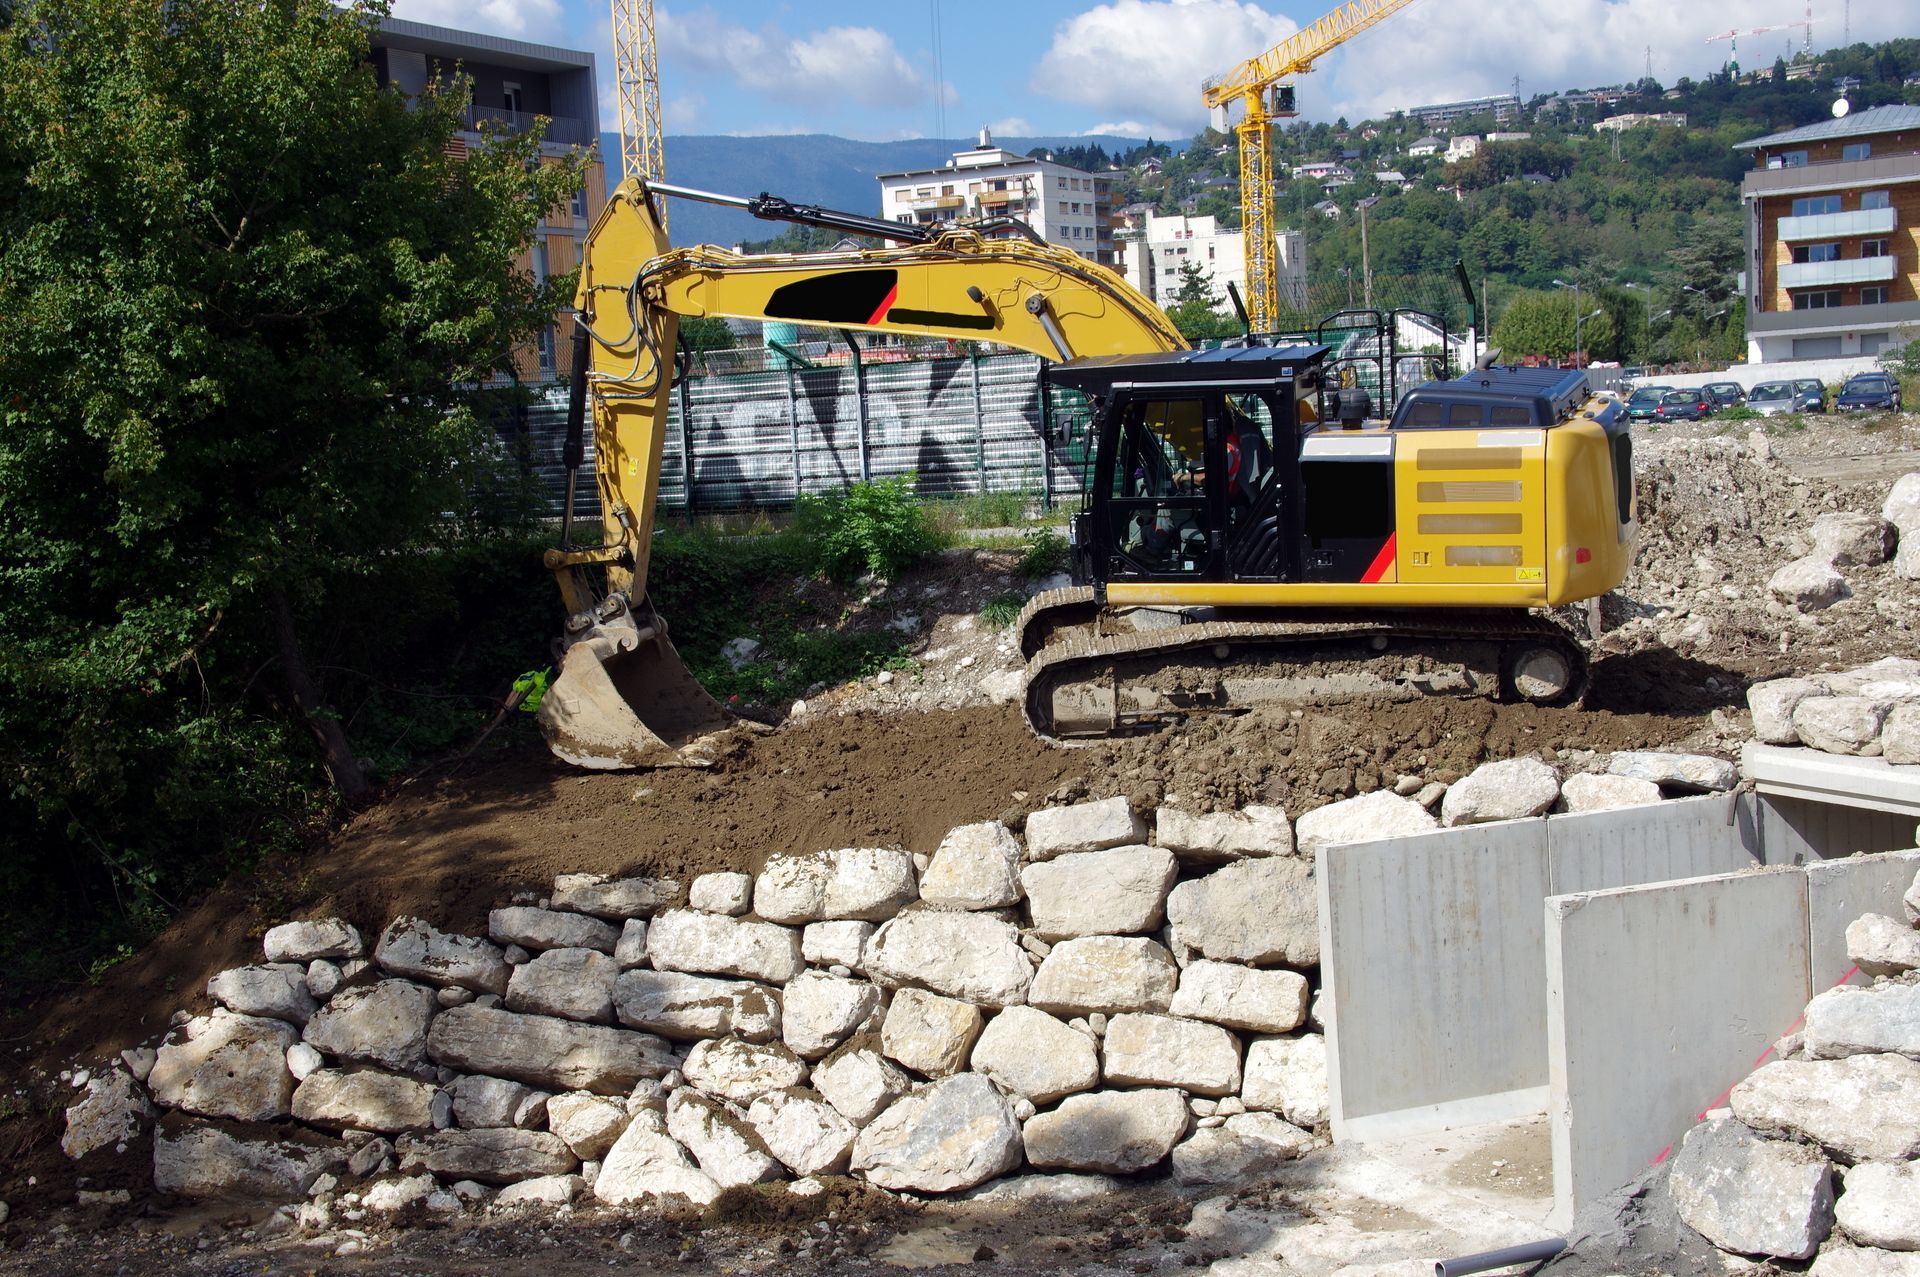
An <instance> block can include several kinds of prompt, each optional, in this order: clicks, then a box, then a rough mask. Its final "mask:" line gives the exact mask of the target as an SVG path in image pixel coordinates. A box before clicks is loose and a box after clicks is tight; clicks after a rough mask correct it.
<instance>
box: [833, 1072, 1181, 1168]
mask: <svg viewBox="0 0 1920 1277" xmlns="http://www.w3.org/2000/svg"><path fill="white" fill-rule="evenodd" d="M1181 1111H1182V1112H1183V1113H1184V1112H1185V1111H1186V1110H1185V1107H1184V1106H1182V1109H1181ZM1020 1157H1021V1141H1020V1123H1019V1122H1018V1121H1016V1120H1015V1119H1014V1116H1013V1109H1012V1106H1011V1105H1010V1104H1009V1103H1008V1102H1007V1099H1006V1097H1004V1096H1003V1095H1001V1094H1000V1092H998V1091H996V1090H995V1089H994V1088H993V1083H992V1082H989V1081H988V1080H987V1079H986V1078H984V1077H982V1076H980V1075H979V1074H978V1073H962V1074H959V1075H958V1076H956V1077H950V1078H947V1079H946V1080H945V1081H941V1082H935V1083H933V1084H931V1085H929V1086H926V1087H924V1088H922V1089H920V1090H918V1091H915V1092H914V1093H913V1094H911V1095H908V1096H906V1097H905V1098H903V1099H900V1100H897V1101H895V1103H894V1104H893V1105H892V1106H891V1107H889V1108H888V1109H887V1111H886V1112H884V1113H882V1114H881V1115H880V1116H879V1117H877V1118H875V1119H874V1120H873V1122H872V1123H871V1124H870V1125H868V1126H867V1128H866V1129H865V1130H863V1131H861V1132H860V1134H859V1136H858V1137H857V1138H856V1139H855V1140H854V1142H853V1156H852V1163H851V1164H852V1168H853V1169H854V1170H855V1171H859V1172H863V1173H864V1174H865V1175H866V1177H867V1180H868V1181H869V1182H870V1183H874V1184H878V1185H879V1186H880V1187H882V1188H887V1189H893V1190H896V1191H898V1190H902V1189H905V1190H910V1191H913V1192H922V1193H952V1192H959V1191H961V1190H963V1189H968V1188H972V1187H974V1186H975V1185H976V1184H983V1183H985V1182H986V1181H987V1180H990V1179H993V1178H995V1177H996V1176H999V1175H1004V1174H1006V1173H1007V1172H1008V1171H1010V1170H1012V1169H1013V1168H1014V1167H1016V1166H1018V1165H1020Z"/></svg>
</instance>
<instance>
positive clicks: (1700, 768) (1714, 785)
mask: <svg viewBox="0 0 1920 1277" xmlns="http://www.w3.org/2000/svg"><path fill="white" fill-rule="evenodd" d="M1607 773H1608V774H1609V775H1612V776H1631V777H1633V778H1634V779H1636V780H1650V781H1652V782H1653V783H1654V784H1656V785H1658V786H1660V788H1661V790H1662V792H1664V791H1666V790H1673V791H1675V792H1678V793H1696V794H1697V793H1708V792H1723V791H1725V790H1729V789H1732V788H1733V786H1734V784H1735V782H1737V781H1738V780H1739V779H1740V773H1739V771H1738V770H1737V769H1736V768H1735V767H1734V765H1733V764H1732V763H1730V762H1728V761H1727V760H1726V759H1724V758H1714V757H1712V756H1710V755H1707V754H1675V753H1669V752H1666V751H1663V750H1656V749H1634V750H1621V751H1620V752H1619V753H1617V754H1614V755H1613V756H1612V757H1610V758H1609V759H1607Z"/></svg>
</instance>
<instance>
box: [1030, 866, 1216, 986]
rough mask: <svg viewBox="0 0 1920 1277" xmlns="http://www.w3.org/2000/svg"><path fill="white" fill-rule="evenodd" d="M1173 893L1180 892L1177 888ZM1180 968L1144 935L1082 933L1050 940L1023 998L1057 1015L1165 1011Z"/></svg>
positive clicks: (1161, 948) (1178, 976)
mask: <svg viewBox="0 0 1920 1277" xmlns="http://www.w3.org/2000/svg"><path fill="white" fill-rule="evenodd" d="M1175 894H1178V891H1177V889H1176V892H1175ZM1179 980H1180V968H1179V967H1178V966H1176V965H1175V964H1174V961H1173V955H1172V954H1171V953H1168V952H1167V950H1166V948H1165V947H1164V946H1163V945H1161V944H1160V943H1159V942H1157V941H1154V940H1149V939H1148V938H1147V937H1145V936H1082V937H1080V938H1079V939H1076V940H1062V941H1061V942H1060V943H1059V944H1056V945H1054V946H1053V949H1052V951H1051V952H1049V953H1048V954H1047V956H1046V958H1045V959H1044V960H1043V961H1042V962H1041V963H1040V970H1039V971H1038V972H1037V973H1036V974H1035V975H1034V977H1033V987H1032V989H1031V990H1030V992H1029V993H1028V995H1027V1001H1028V1002H1029V1003H1030V1004H1031V1005H1033V1006H1036V1007H1039V1008H1040V1009H1041V1010H1042V1011H1050V1012H1052V1013H1053V1014H1055V1015H1065V1016H1077V1015H1091V1014H1092V1013H1094V1012H1096V1011H1098V1012H1111V1011H1165V1010H1166V1009H1167V1008H1168V1007H1170V1006H1172V1005H1173V994H1174V989H1175V987H1176V986H1177V985H1178V984H1179Z"/></svg>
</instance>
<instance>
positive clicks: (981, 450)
mask: <svg viewBox="0 0 1920 1277" xmlns="http://www.w3.org/2000/svg"><path fill="white" fill-rule="evenodd" d="M967 366H968V367H969V368H971V369H972V370H973V448H974V468H975V469H976V470H978V471H979V473H980V493H981V495H982V496H984V495H986V491H987V417H986V410H985V409H984V408H983V407H982V406H981V403H980V352H979V351H978V350H969V351H967Z"/></svg>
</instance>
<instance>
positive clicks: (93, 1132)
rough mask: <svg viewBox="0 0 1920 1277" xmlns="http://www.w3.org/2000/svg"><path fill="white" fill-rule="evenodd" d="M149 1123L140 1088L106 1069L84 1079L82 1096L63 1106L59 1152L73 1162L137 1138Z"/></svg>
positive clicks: (129, 1077)
mask: <svg viewBox="0 0 1920 1277" xmlns="http://www.w3.org/2000/svg"><path fill="white" fill-rule="evenodd" d="M152 1120H153V1105H152V1104H150V1103H148V1102H147V1093H146V1091H145V1090H143V1089H142V1088H141V1086H140V1084H139V1083H138V1082H136V1081H134V1080H133V1077H132V1075H131V1074H129V1073H127V1072H126V1071H125V1070H124V1069H118V1068H114V1069H108V1070H107V1071H106V1072H104V1073H98V1074H95V1075H94V1076H92V1077H90V1078H88V1079H87V1086H86V1090H85V1092H84V1093H83V1094H82V1095H81V1096H80V1098H79V1099H78V1100H76V1101H74V1102H73V1103H72V1104H69V1105H68V1106H67V1129H66V1132H65V1133H64V1134H62V1135H61V1137H60V1151H61V1152H63V1153H65V1154H66V1155H67V1156H68V1157H70V1158H72V1159H73V1160H75V1161H76V1162H77V1161H79V1160H80V1159H81V1158H83V1157H85V1156H86V1155H87V1154H89V1153H92V1152H94V1151H95V1150H97V1149H103V1148H117V1147H118V1146H119V1145H121V1144H124V1143H126V1142H127V1141H129V1140H135V1139H138V1138H140V1132H142V1131H144V1130H146V1129H147V1123H148V1122H150V1121H152Z"/></svg>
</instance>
